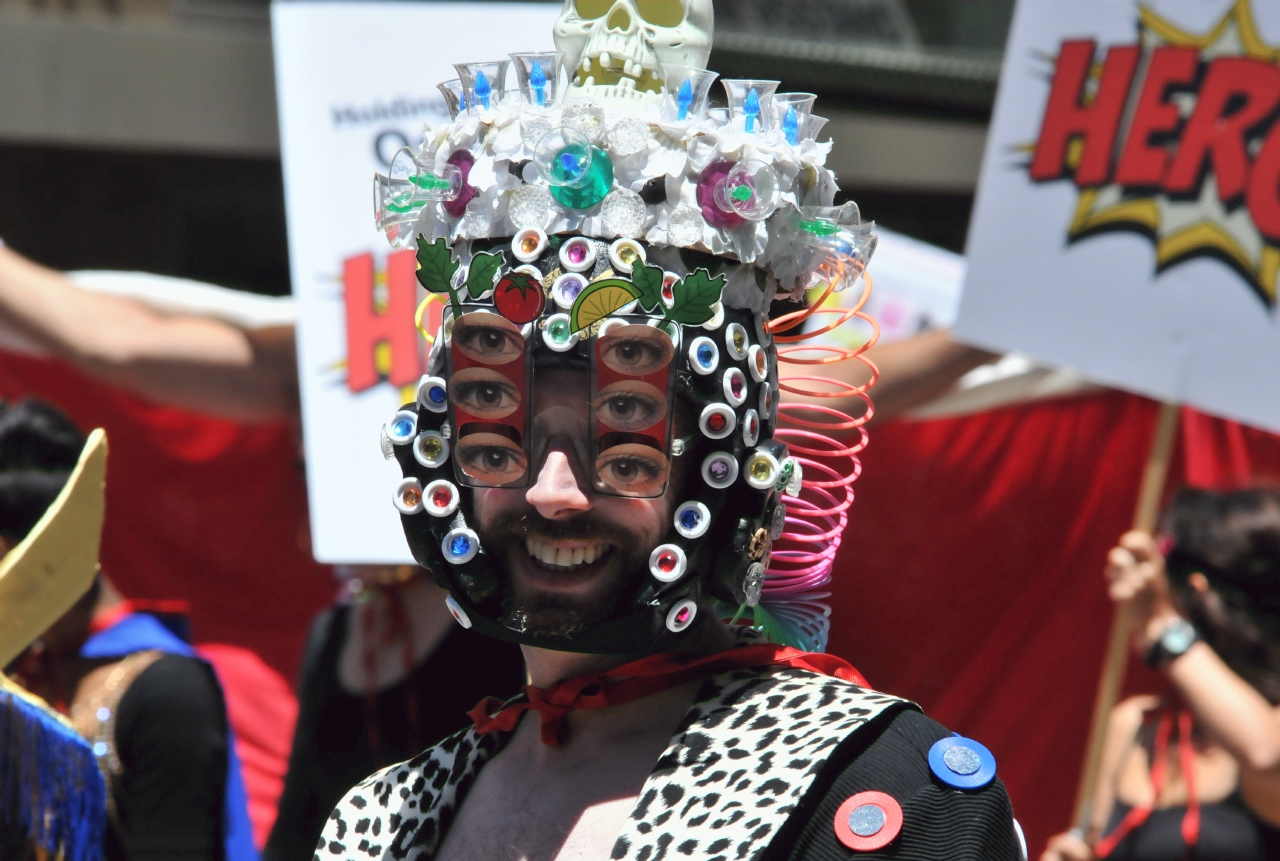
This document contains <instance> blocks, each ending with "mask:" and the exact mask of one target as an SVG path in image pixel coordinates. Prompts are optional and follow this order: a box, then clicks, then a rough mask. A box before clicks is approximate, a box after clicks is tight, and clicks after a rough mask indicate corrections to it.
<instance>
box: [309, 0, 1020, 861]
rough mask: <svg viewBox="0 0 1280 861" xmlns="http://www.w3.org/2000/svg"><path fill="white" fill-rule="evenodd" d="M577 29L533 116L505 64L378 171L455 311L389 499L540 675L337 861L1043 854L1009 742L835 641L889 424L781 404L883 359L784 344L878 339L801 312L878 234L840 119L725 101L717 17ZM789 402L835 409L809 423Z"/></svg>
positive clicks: (844, 281)
mask: <svg viewBox="0 0 1280 861" xmlns="http://www.w3.org/2000/svg"><path fill="white" fill-rule="evenodd" d="M556 37H557V47H558V48H559V49H560V50H559V52H558V53H557V54H517V55H513V56H512V63H513V65H514V67H515V70H516V73H517V75H518V76H519V92H512V93H510V94H507V95H506V97H505V98H504V97H503V93H504V85H503V77H504V74H505V71H506V64H505V62H504V63H478V64H464V65H460V66H459V67H458V69H459V72H460V76H461V77H460V81H461V92H462V98H461V99H460V100H459V101H460V102H463V101H465V105H466V107H462V105H461V104H460V105H459V113H458V116H457V118H456V120H455V121H454V122H453V123H451V124H448V125H445V126H443V127H441V128H437V129H432V130H429V131H428V133H427V135H426V140H425V143H424V145H423V146H422V148H421V149H420V150H419V151H417V152H412V151H408V150H406V151H404V152H402V153H401V155H400V156H398V157H397V158H396V160H395V161H394V162H393V164H392V169H391V175H390V176H388V177H379V178H378V179H377V181H376V200H377V218H378V221H379V224H380V225H381V226H382V227H383V229H384V230H385V231H386V232H387V235H388V238H389V239H390V240H391V241H392V243H393V244H398V245H402V246H409V245H416V247H417V249H418V277H419V280H420V281H421V282H422V284H423V285H424V286H425V287H426V288H427V290H429V291H431V292H432V293H434V294H437V295H438V296H439V297H441V300H442V301H443V302H444V303H445V310H444V316H443V322H442V324H441V326H440V328H439V330H438V331H434V332H431V331H424V336H425V337H427V338H428V340H430V341H431V342H432V351H431V356H430V360H429V369H428V375H427V376H426V377H424V378H423V380H422V381H421V384H420V386H419V390H418V400H417V402H416V403H414V404H411V405H408V406H406V407H404V408H403V409H402V410H401V411H399V412H398V413H396V414H395V415H394V416H393V417H392V418H391V419H390V421H388V423H387V425H386V426H385V428H384V430H383V440H382V444H383V450H384V453H385V454H386V455H387V456H388V458H394V459H395V460H396V461H397V462H398V464H399V466H400V468H401V469H402V471H403V475H404V479H403V481H402V482H401V483H400V485H399V486H398V487H397V489H396V492H395V495H394V499H393V501H394V504H395V507H396V508H397V509H398V510H399V511H400V513H401V516H402V520H403V525H404V529H405V534H406V536H407V538H408V541H409V545H410V547H411V548H412V549H413V551H414V553H415V556H416V557H417V559H418V560H419V562H420V563H421V564H422V565H423V566H424V567H426V568H428V569H429V570H431V571H433V572H436V575H437V578H438V580H439V582H440V583H441V585H442V586H443V587H444V588H446V589H447V590H448V591H449V598H448V599H447V603H448V606H449V608H450V610H451V612H452V613H453V615H454V617H455V618H456V619H457V621H458V622H459V624H461V625H463V626H464V627H467V628H471V629H473V630H476V631H478V632H480V633H483V634H487V635H489V636H493V637H496V638H498V639H502V640H508V641H515V642H518V643H520V644H521V646H522V648H523V650H524V655H525V660H526V664H527V666H528V670H529V676H530V682H531V684H530V685H529V686H527V687H526V689H525V692H524V694H523V695H521V696H520V697H517V698H516V699H514V700H511V701H509V702H506V703H503V702H501V701H497V700H492V699H491V700H486V701H484V702H482V703H481V704H480V705H478V706H477V707H476V709H475V710H474V711H473V712H472V715H471V716H472V719H473V721H474V725H473V727H471V728H469V729H467V730H465V731H463V732H461V733H458V734H456V735H453V736H451V737H449V738H448V739H446V740H444V741H443V742H441V743H439V744H437V745H436V746H434V747H432V748H430V749H429V750H427V751H426V752H425V753H423V754H422V755H421V756H419V757H417V758H415V759H413V760H410V761H409V762H407V763H404V764H402V765H400V766H396V767H393V768H390V769H387V770H384V771H382V772H379V773H377V774H375V775H373V776H372V777H370V778H369V779H368V780H366V781H365V782H364V783H362V784H360V785H359V786H357V787H355V788H354V789H353V790H352V791H351V792H350V793H349V794H348V795H347V797H346V798H345V799H344V800H343V801H342V803H341V804H340V805H339V806H338V807H337V809H336V810H335V811H334V812H333V814H332V815H331V817H330V821H329V823H328V826H327V828H326V830H325V833H324V835H323V837H322V838H321V841H320V843H319V844H318V846H317V852H316V857H317V858H319V859H328V858H350V859H368V858H383V857H386V858H395V859H403V858H406V857H408V858H413V859H448V861H455V859H488V858H520V859H538V861H542V859H552V858H567V857H582V858H600V859H603V858H613V859H638V861H649V859H657V858H663V857H690V858H704V859H721V858H749V859H758V858H837V857H840V858H844V857H848V856H849V855H850V854H865V855H866V856H867V857H896V858H947V859H984V861H999V859H1009V861H1013V859H1018V858H1020V857H1022V858H1025V849H1024V847H1023V846H1022V845H1020V844H1021V841H1020V838H1019V834H1018V829H1017V827H1016V825H1015V823H1014V820H1013V817H1012V811H1011V808H1010V804H1009V800H1008V797H1007V795H1006V794H1005V791H1004V788H1003V785H1002V784H1001V783H1000V781H999V780H998V779H997V778H996V775H995V761H994V759H993V758H992V757H991V755H990V752H989V751H987V749H986V748H985V747H983V746H982V745H981V744H979V743H978V742H975V741H972V740H969V739H964V738H960V737H958V736H954V735H952V734H951V733H949V732H947V731H946V730H945V729H943V728H942V727H941V726H939V725H937V724H936V723H933V722H932V721H929V720H928V719H927V718H925V717H924V716H923V715H921V714H920V713H919V712H918V710H916V709H915V708H914V707H913V706H912V705H911V704H909V703H906V702H903V701H900V700H897V699H895V698H893V697H890V696H886V695H883V694H879V693H876V692H873V691H870V690H868V689H867V688H866V685H865V682H864V681H863V680H862V678H861V677H860V676H859V675H858V673H857V672H856V670H854V669H853V668H852V667H850V666H849V665H848V664H846V663H844V662H843V661H841V660H839V659H836V658H833V657H830V656H827V655H823V654H821V653H820V651H819V650H820V649H821V648H822V645H823V643H824V641H825V635H826V630H827V618H826V609H825V608H824V607H823V606H822V605H821V603H820V599H821V597H823V595H822V593H821V591H820V590H821V588H822V586H823V585H824V584H825V583H826V582H828V581H829V577H830V568H831V558H832V557H833V555H834V548H835V546H836V545H837V544H838V538H839V534H840V532H841V531H842V528H843V525H844V517H845V512H846V511H847V509H848V507H849V504H850V503H851V501H852V493H851V492H850V491H849V490H848V488H849V486H850V484H851V483H852V481H853V480H854V479H855V478H856V475H857V472H858V468H859V467H858V464H857V453H858V451H860V450H861V447H862V442H860V441H859V437H860V433H861V427H862V424H863V423H864V422H865V416H864V417H860V418H857V419H854V418H850V417H849V416H846V415H842V414H839V413H838V412H837V411H835V410H833V409H831V408H829V407H824V406H822V405H821V401H822V400H823V396H824V394H825V395H826V396H827V397H848V396H850V395H853V396H857V397H861V396H863V395H864V394H865V389H864V388H862V387H853V390H852V391H851V390H849V389H841V388H840V387H839V385H835V389H836V391H834V392H832V391H831V390H830V389H824V388H823V387H822V385H821V384H820V385H817V386H804V385H802V384H803V383H804V382H805V381H810V382H812V381H813V380H814V379H815V378H814V375H813V373H812V371H808V372H805V373H802V375H798V376H795V377H790V378H788V377H783V378H781V379H780V377H779V363H780V362H790V363H795V364H802V365H809V366H814V365H817V366H819V367H821V366H822V365H824V364H827V363H829V362H830V361H832V360H834V359H841V358H856V353H857V352H858V351H856V350H852V351H847V352H845V351H840V350H838V349H834V348H830V347H823V348H820V349H817V350H815V349H814V348H812V347H809V348H801V350H800V352H797V351H796V350H795V348H782V349H780V348H779V344H780V343H791V342H797V341H800V340H802V339H803V337H804V335H803V334H801V333H802V332H803V331H805V330H806V328H807V332H808V333H809V334H819V333H821V331H822V330H823V328H824V326H825V327H826V328H829V325H826V323H825V321H826V320H829V318H830V316H836V317H837V318H838V320H840V321H847V320H852V319H855V318H857V319H860V320H862V321H863V323H864V324H867V325H872V326H874V323H872V322H871V321H869V319H868V318H866V317H865V315H861V314H860V311H859V308H860V307H861V303H860V302H859V303H854V305H853V307H852V308H851V309H850V310H849V311H847V312H841V311H834V312H833V313H832V314H831V315H828V316H827V317H823V316H817V317H813V316H812V315H811V311H810V310H807V309H806V297H807V295H808V291H809V290H810V288H817V289H819V290H820V291H821V292H822V296H821V297H820V299H819V301H821V298H825V296H828V295H830V293H831V292H833V291H836V290H840V289H852V288H855V286H856V285H858V284H860V283H863V280H862V278H863V273H864V268H865V264H866V261H867V259H868V258H869V256H870V254H871V252H872V250H873V249H874V244H875V240H874V230H873V225H869V224H863V223H861V221H860V219H859V217H858V214H857V209H856V207H853V206H852V205H849V206H845V207H839V208H837V207H833V206H831V203H832V197H833V194H834V191H835V183H834V178H833V177H832V175H831V173H830V172H829V171H827V170H826V168H825V167H824V166H823V162H824V160H825V155H826V151H827V147H824V146H820V145H818V144H816V143H814V141H813V140H812V138H811V137H810V136H809V135H808V134H807V129H808V120H809V112H810V110H811V108H812V103H813V97H812V96H808V95H806V94H776V95H775V92H774V91H775V90H776V87H777V83H776V82H768V81H725V82H724V87H725V91H726V94H727V95H728V97H729V103H730V107H729V111H728V112H727V113H724V114H718V113H716V112H711V111H709V110H708V108H707V102H706V96H707V91H708V89H709V88H710V84H711V82H712V80H713V79H714V77H715V76H714V74H713V73H709V72H707V71H706V70H705V64H706V61H707V58H708V55H709V51H710V41H711V2H710V0H705V1H704V0H653V2H650V3H632V2H630V0H617V1H616V2H610V0H599V2H597V1H596V0H566V4H565V10H564V13H563V15H562V16H561V19H560V21H559V23H558V24H557V28H556ZM562 63H563V66H564V67H565V68H567V69H569V70H571V71H570V73H569V75H570V78H571V80H572V81H573V86H571V87H570V88H569V89H568V90H567V91H565V92H560V91H559V90H560V88H559V83H560V82H559V74H558V73H559V70H560V68H561V64H562ZM862 289H863V290H864V293H865V290H866V289H867V288H866V286H865V284H864V286H863V288H862ZM775 299H785V300H789V301H788V302H786V303H784V304H782V305H781V306H779V307H780V308H781V309H782V312H781V315H780V316H774V317H773V319H772V320H770V319H769V317H768V314H769V311H770V309H771V308H772V307H774V300H775ZM814 321H816V322H814ZM806 349H807V350H808V355H806V354H805V350H806ZM819 379H821V378H819ZM782 385H787V386H788V388H789V390H790V391H793V392H794V391H798V392H799V393H801V394H807V395H808V396H810V397H812V398H813V399H814V400H815V401H817V402H818V403H817V405H814V406H799V405H797V406H790V407H783V416H782V417H781V418H780V417H779V399H780V398H779V395H780V386H782ZM827 434H833V435H837V436H838V437H839V438H840V439H844V440H846V441H844V442H838V441H837V440H836V438H833V437H832V436H828V435H827ZM850 437H852V440H850V439H849V438H850ZM784 643H785V644H788V645H784ZM791 646H798V647H802V648H803V649H805V650H806V651H801V649H800V648H792V647H791Z"/></svg>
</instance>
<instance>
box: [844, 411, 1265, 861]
mask: <svg viewBox="0 0 1280 861" xmlns="http://www.w3.org/2000/svg"><path fill="white" fill-rule="evenodd" d="M1156 412H1157V409H1156V405H1155V404H1154V403H1153V402H1151V401H1149V400H1146V399H1143V398H1138V397H1135V396H1132V395H1126V394H1123V393H1120V392H1106V393H1101V394H1092V395H1088V396H1082V397H1072V398H1064V399H1059V400H1054V401H1049V402H1040V403H1034V404H1025V405H1021V406H1016V407H1009V408H1004V409H999V410H994V411H991V412H987V413H981V414H978V415H973V416H965V417H960V418H954V419H942V420H934V421H929V422H920V423H909V422H895V423H892V424H889V425H886V426H884V427H881V428H879V429H877V430H876V431H875V432H874V433H873V434H872V441H871V446H870V447H869V448H868V450H867V452H866V456H865V458H864V465H865V467H866V469H865V472H864V473H863V477H862V479H861V480H860V481H859V483H858V485H857V490H858V499H857V503H856V504H855V506H854V508H853V512H852V518H851V520H850V525H849V529H848V530H847V532H846V533H845V539H844V545H843V547H842V548H841V550H840V557H839V558H838V560H837V568H836V579H835V584H834V587H833V588H834V594H833V596H832V600H831V604H832V606H833V617H832V619H833V624H832V635H831V644H830V650H831V651H832V652H835V653H836V654H838V655H841V656H842V657H845V658H847V659H848V660H849V661H850V662H851V663H853V664H854V665H855V666H856V667H857V668H858V669H859V670H861V671H862V672H863V673H864V674H865V675H866V676H867V678H868V679H869V680H870V682H871V684H872V685H874V686H876V687H878V688H880V689H882V690H886V691H890V692H892V693H894V694H898V695H900V696H905V697H908V698H910V699H913V700H915V701H916V702H918V703H920V704H921V705H922V706H924V708H925V710H926V711H927V712H928V713H929V714H930V715H931V716H932V717H934V718H935V719H937V720H939V721H941V722H942V723H944V724H946V725H947V726H949V727H950V728H951V729H953V730H954V731H956V732H959V733H961V734H964V735H968V736H972V737H973V738H976V739H978V740H980V741H982V742H983V743H984V744H986V745H987V746H988V747H990V748H991V749H992V752H993V753H995V755H996V759H997V761H998V763H999V772H1000V776H1001V777H1002V778H1003V779H1004V780H1005V782H1006V783H1007V784H1008V787H1009V792H1010V795H1011V796H1012V798H1013V803H1014V809H1015V812H1016V813H1017V816H1018V818H1019V820H1020V821H1021V822H1022V825H1023V827H1024V828H1025V830H1026V833H1027V839H1028V844H1029V847H1030V850H1031V857H1032V858H1035V857H1037V856H1038V854H1039V852H1040V851H1041V850H1042V849H1043V848H1044V843H1045V840H1046V839H1047V838H1048V837H1049V835H1051V834H1053V833H1055V832H1057V831H1060V830H1064V829H1066V828H1067V827H1069V825H1070V824H1071V823H1070V816H1071V807H1072V805H1073V804H1074V799H1075V792H1076V783H1077V781H1078V779H1079V774H1080V761H1081V757H1082V756H1083V752H1084V745H1085V737H1086V734H1087V732H1088V723H1089V716H1090V712H1091V709H1092V706H1093V694H1094V690H1095V688H1096V685H1097V679H1098V672H1099V668H1100V664H1101V660H1102V655H1103V652H1104V650H1105V645H1106V637H1107V631H1108V628H1109V626H1110V619H1111V606H1110V602H1109V601H1108V599H1107V596H1106V591H1105V589H1104V585H1103V577H1102V568H1103V564H1104V561H1105V557H1106V553H1107V551H1108V550H1109V549H1110V548H1111V547H1112V546H1113V545H1114V543H1115V541H1116V539H1117V538H1119V536H1120V535H1121V533H1123V532H1124V531H1125V530H1127V529H1128V528H1129V526H1130V524H1131V522H1132V519H1133V513H1134V507H1135V505H1136V502H1137V495H1138V483H1139V479H1140V476H1141V474H1142V468H1143V463H1144V461H1145V458H1146V456H1147V451H1148V449H1149V447H1150V443H1151V436H1152V433H1153V430H1154V425H1155V418H1156ZM1276 478H1280V438H1278V437H1276V436H1273V435H1271V434H1266V433H1263V432H1261V431H1256V430H1252V429H1248V428H1242V427H1241V426H1239V425H1237V424H1234V423H1232V422H1225V421H1222V420H1219V419H1214V418H1210V417H1207V416H1204V415H1201V414H1199V413H1196V412H1194V411H1192V410H1184V411H1183V433H1182V435H1181V438H1180V442H1179V445H1178V446H1177V449H1176V451H1175V454H1174V463H1173V466H1172V471H1171V475H1170V480H1169V487H1171V488H1173V487H1177V486H1179V485H1181V484H1185V483H1192V484H1198V485H1201V486H1207V487H1231V486H1239V485H1241V484H1244V483H1247V482H1248V481H1250V480H1251V479H1263V480H1268V479H1269V480H1274V479H1276ZM1159 686H1160V680H1159V679H1158V678H1156V677H1153V676H1152V675H1150V674H1149V673H1148V672H1147V671H1146V670H1145V669H1143V668H1142V667H1141V665H1140V664H1136V662H1135V663H1131V665H1130V672H1129V676H1128V682H1127V687H1128V689H1129V690H1130V691H1137V690H1143V689H1146V690H1151V689H1158V687H1159Z"/></svg>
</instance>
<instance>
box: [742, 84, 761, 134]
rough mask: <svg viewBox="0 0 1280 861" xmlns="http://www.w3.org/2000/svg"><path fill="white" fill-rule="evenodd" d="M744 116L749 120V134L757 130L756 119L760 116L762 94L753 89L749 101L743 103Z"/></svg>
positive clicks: (748, 95)
mask: <svg viewBox="0 0 1280 861" xmlns="http://www.w3.org/2000/svg"><path fill="white" fill-rule="evenodd" d="M742 115H743V116H745V117H746V118H747V133H748V134H750V133H752V132H754V131H755V130H756V117H758V116H760V94H759V93H757V92H756V91H755V88H754V87H753V88H752V89H751V92H749V93H747V100H746V101H745V102H743V103H742Z"/></svg>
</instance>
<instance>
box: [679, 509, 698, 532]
mask: <svg viewBox="0 0 1280 861" xmlns="http://www.w3.org/2000/svg"><path fill="white" fill-rule="evenodd" d="M701 522H702V518H701V517H700V516H699V515H698V512H697V509H694V508H686V509H685V510H684V511H683V512H682V513H681V514H680V525H681V526H683V527H684V528H685V529H688V530H689V531H690V532H692V531H693V530H695V529H697V528H698V524H699V523H701Z"/></svg>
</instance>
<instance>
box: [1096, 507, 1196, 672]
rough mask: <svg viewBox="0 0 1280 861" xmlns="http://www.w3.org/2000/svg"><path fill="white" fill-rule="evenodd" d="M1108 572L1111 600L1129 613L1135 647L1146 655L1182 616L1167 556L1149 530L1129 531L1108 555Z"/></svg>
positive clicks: (1122, 610) (1127, 614)
mask: <svg viewBox="0 0 1280 861" xmlns="http://www.w3.org/2000/svg"><path fill="white" fill-rule="evenodd" d="M1106 574H1107V583H1108V587H1107V590H1108V593H1109V594H1110V596H1111V600H1112V601H1115V602H1116V604H1117V605H1118V607H1119V609H1120V610H1121V612H1123V613H1125V615H1126V616H1128V619H1129V623H1130V625H1131V626H1132V630H1133V632H1134V648H1135V649H1137V650H1138V653H1139V655H1140V656H1144V655H1146V653H1147V651H1148V650H1149V649H1150V648H1151V644H1152V643H1154V642H1155V641H1156V639H1157V638H1158V637H1159V636H1160V633H1161V632H1162V631H1163V630H1164V628H1165V626H1166V625H1168V624H1169V622H1170V621H1171V620H1172V619H1175V618H1177V617H1178V615H1179V614H1178V609H1177V607H1176V606H1174V603H1173V597H1172V595H1171V593H1170V591H1169V578H1168V575H1167V574H1166V573H1165V568H1164V555H1163V554H1161V552H1160V549H1159V547H1157V546H1156V540H1155V539H1154V538H1152V537H1151V536H1150V535H1148V534H1147V533H1145V532H1138V531H1133V532H1126V533H1125V534H1124V535H1122V536H1121V537H1120V543H1119V545H1117V546H1116V547H1113V548H1111V552H1110V553H1108V554H1107V569H1106Z"/></svg>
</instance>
